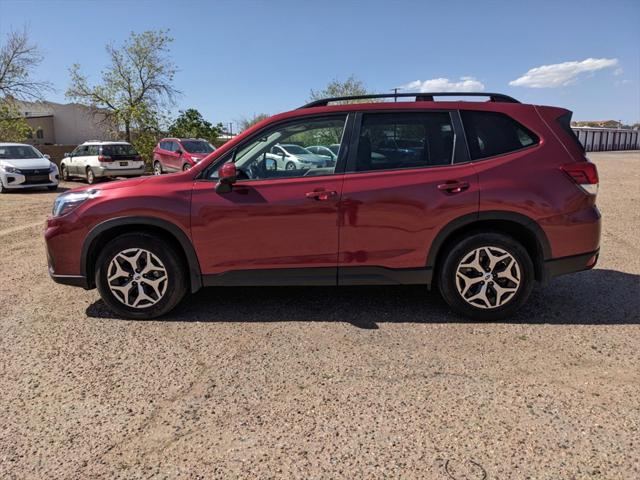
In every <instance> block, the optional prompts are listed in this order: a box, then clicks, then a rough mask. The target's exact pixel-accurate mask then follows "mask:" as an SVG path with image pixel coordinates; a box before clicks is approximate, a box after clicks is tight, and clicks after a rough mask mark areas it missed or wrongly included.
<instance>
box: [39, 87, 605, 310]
mask: <svg viewBox="0 0 640 480" xmlns="http://www.w3.org/2000/svg"><path fill="white" fill-rule="evenodd" d="M408 95H409V94H400V95H397V96H395V95H393V96H394V97H396V99H398V98H404V97H406V96H408ZM413 95H414V96H415V101H398V102H377V103H376V102H371V103H358V104H339V105H330V103H331V102H332V101H337V100H345V98H344V97H342V98H337V99H326V100H321V101H317V102H313V103H311V104H309V105H307V106H306V107H303V108H299V109H296V110H293V111H291V112H287V113H283V114H280V115H276V116H274V117H272V118H271V119H270V120H268V121H265V122H264V123H263V124H262V125H261V126H260V127H259V128H257V129H253V130H249V131H247V132H245V133H243V134H241V135H239V136H237V137H236V138H234V139H233V140H231V141H229V142H228V143H226V144H225V145H224V146H222V147H221V148H219V149H218V150H217V151H216V152H214V153H213V154H211V155H209V156H208V157H206V158H205V160H203V161H201V162H199V163H197V164H195V165H194V166H193V168H191V169H190V170H188V171H186V172H182V173H177V174H175V175H167V176H161V177H144V178H137V179H133V180H127V181H122V182H117V183H113V184H106V185H101V186H95V187H94V186H92V187H85V188H80V189H76V190H73V191H71V192H68V193H65V194H62V195H60V196H59V197H58V198H57V200H56V201H55V204H54V207H53V214H52V216H51V217H50V218H49V219H48V221H47V227H46V232H45V239H46V244H47V251H48V261H49V271H50V274H51V276H52V277H53V279H54V280H55V281H57V282H59V283H64V284H69V285H76V286H81V287H84V288H94V287H97V288H98V290H99V292H100V295H101V296H102V298H103V299H104V301H105V303H106V304H107V305H108V306H109V307H110V308H111V309H112V310H113V311H114V312H115V313H116V314H117V315H118V316H122V317H128V318H152V317H157V316H159V315H162V314H164V313H166V312H168V311H170V310H171V309H172V308H174V307H175V306H176V305H177V304H178V302H180V301H181V299H182V298H183V297H184V296H185V294H186V293H187V292H195V291H197V290H198V289H200V288H201V287H203V286H219V285H226V286H239V287H247V286H252V285H298V286H301V285H332V286H335V285H374V284H376V285H379V284H380V285H397V284H420V285H424V286H425V287H426V288H425V294H426V291H427V288H436V289H437V290H439V291H440V293H441V294H442V296H443V297H444V299H445V300H446V302H447V303H448V304H449V305H450V306H451V308H452V309H453V310H455V311H456V312H459V313H462V314H464V315H467V316H469V317H471V318H475V319H479V320H494V319H498V318H503V317H505V316H509V315H512V314H513V313H514V312H515V311H516V310H517V309H518V308H519V307H520V306H521V305H523V304H524V303H525V301H526V300H527V298H528V297H529V294H530V293H531V290H532V288H533V286H534V283H535V281H538V282H540V283H543V284H545V283H547V282H548V281H549V280H551V279H552V278H553V277H556V276H558V275H562V274H566V273H571V272H577V271H580V270H587V269H590V268H593V266H594V265H595V264H596V261H597V259H598V254H599V248H600V221H601V219H600V213H599V211H598V208H597V207H596V194H597V191H598V173H597V170H596V167H595V165H594V164H592V163H590V162H589V161H588V160H587V159H586V157H585V155H584V151H583V149H582V147H581V145H580V143H579V142H578V141H577V140H576V137H575V135H574V134H573V132H572V130H571V128H570V121H571V112H570V111H568V110H565V109H562V108H556V107H546V106H544V107H543V106H534V105H526V104H521V103H519V102H517V101H516V100H514V99H512V98H511V97H508V96H506V95H501V94H487V93H480V94H455V95H456V96H461V95H474V96H483V95H484V96H488V97H489V99H490V101H488V102H462V101H449V102H446V101H445V102H443V101H438V102H434V101H433V98H434V96H437V95H441V96H447V95H452V94H449V93H442V94H422V93H421V94H413ZM385 96H386V95H381V96H379V97H380V98H382V97H385ZM355 98H359V99H360V98H366V99H372V98H373V99H375V98H378V96H376V97H371V96H364V97H355ZM349 99H350V98H349ZM316 138H323V139H327V143H339V144H340V145H341V148H340V149H339V155H338V158H337V162H336V163H335V165H333V166H331V167H319V166H316V165H313V164H308V165H307V164H300V165H297V167H296V168H295V169H292V170H289V169H287V168H286V165H285V166H284V168H282V165H281V164H279V163H278V162H277V160H276V159H274V158H273V155H274V154H272V153H271V152H273V148H274V147H277V146H280V147H281V148H285V149H286V148H287V145H305V144H310V143H311V142H314V139H316ZM389 138H394V139H396V140H397V139H402V140H404V141H407V140H411V141H413V142H418V143H419V144H420V145H422V146H423V148H422V149H421V150H420V155H411V156H409V157H408V158H403V159H401V160H398V159H397V158H392V157H393V155H388V156H387V155H385V156H381V154H377V155H378V156H377V157H376V156H375V155H374V154H375V153H376V152H375V145H379V144H381V142H382V141H383V140H385V139H389ZM315 143H317V141H315ZM396 144H397V145H398V147H397V148H405V147H403V146H402V145H400V144H398V142H396ZM288 148H289V149H290V147H288ZM290 153H292V154H295V155H298V153H295V152H290ZM387 153H388V152H387ZM381 157H383V158H381ZM376 158H377V159H378V160H377V161H374V159H376ZM385 159H386V160H385ZM361 294H362V295H368V294H369V293H368V292H367V291H366V290H363V291H362V293H361Z"/></svg>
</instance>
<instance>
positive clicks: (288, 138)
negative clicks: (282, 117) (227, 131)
mask: <svg viewBox="0 0 640 480" xmlns="http://www.w3.org/2000/svg"><path fill="white" fill-rule="evenodd" d="M345 121H346V116H339V117H329V118H305V119H301V120H297V121H292V122H288V123H286V124H284V125H280V126H276V127H274V128H273V129H270V130H266V131H262V132H260V134H259V135H258V136H256V137H254V138H253V139H251V140H250V141H249V142H248V143H247V144H245V145H244V146H242V147H241V148H240V149H239V150H238V151H237V152H236V153H235V156H234V158H233V159H232V161H234V162H235V164H236V169H237V170H238V180H257V179H271V178H287V177H308V176H318V175H332V174H333V173H334V171H335V168H336V162H335V160H333V159H331V158H330V157H327V156H324V155H317V154H314V153H311V152H310V151H309V150H307V149H306V148H305V147H307V146H314V145H316V146H317V145H318V143H319V142H322V143H323V144H325V145H333V144H336V143H338V144H339V142H341V141H342V133H343V131H344V125H345ZM284 149H286V150H287V151H288V152H289V154H290V155H282V153H284ZM216 177H217V172H213V173H212V175H211V178H216Z"/></svg>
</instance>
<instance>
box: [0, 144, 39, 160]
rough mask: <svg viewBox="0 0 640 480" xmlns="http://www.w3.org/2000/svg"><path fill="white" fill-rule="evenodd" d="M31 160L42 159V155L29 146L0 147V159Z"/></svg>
mask: <svg viewBox="0 0 640 480" xmlns="http://www.w3.org/2000/svg"><path fill="white" fill-rule="evenodd" d="M31 158H42V154H41V153H40V152H39V151H38V150H36V149H35V148H33V147H30V146H29V145H7V146H5V147H0V159H5V160H9V159H10V160H27V159H31Z"/></svg>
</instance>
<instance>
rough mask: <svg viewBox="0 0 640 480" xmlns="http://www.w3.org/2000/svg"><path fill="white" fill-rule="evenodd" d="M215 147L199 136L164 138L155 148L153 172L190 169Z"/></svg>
mask: <svg viewBox="0 0 640 480" xmlns="http://www.w3.org/2000/svg"><path fill="white" fill-rule="evenodd" d="M215 149H216V148H215V147H214V146H213V145H211V144H210V143H209V142H207V141H206V140H202V139H198V138H163V139H162V140H160V141H159V142H158V145H156V148H154V149H153V173H154V174H155V175H162V174H163V173H165V172H179V171H182V170H188V169H190V168H191V167H193V166H194V165H195V164H196V163H198V162H199V161H200V160H202V159H203V158H204V157H206V156H207V155H209V154H210V153H211V152H214V151H215Z"/></svg>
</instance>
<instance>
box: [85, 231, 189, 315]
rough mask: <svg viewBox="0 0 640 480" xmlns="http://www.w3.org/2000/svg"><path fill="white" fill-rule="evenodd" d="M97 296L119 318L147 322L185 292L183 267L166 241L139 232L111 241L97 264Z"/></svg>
mask: <svg viewBox="0 0 640 480" xmlns="http://www.w3.org/2000/svg"><path fill="white" fill-rule="evenodd" d="M95 281H96V286H97V287H98V291H99V292H100V296H101V297H102V299H103V300H104V302H105V303H106V304H107V306H108V307H109V308H110V309H111V310H113V312H115V313H116V315H118V316H119V317H124V318H138V319H149V318H155V317H159V316H160V315H163V314H165V313H167V312H168V311H170V310H171V309H173V308H174V307H175V306H176V305H177V304H178V303H179V302H180V301H181V300H182V298H183V297H184V295H185V294H186V292H187V286H186V285H187V282H188V280H187V277H186V268H185V265H184V264H183V262H182V261H181V256H180V254H179V253H178V252H177V251H176V249H175V248H174V247H173V246H172V245H171V244H170V243H168V242H166V241H164V240H162V239H161V238H158V237H156V236H154V235H151V234H148V233H144V232H139V233H128V234H124V235H121V236H119V237H117V238H115V239H114V240H112V241H110V242H109V243H108V245H107V247H106V248H105V249H104V250H103V251H102V253H101V254H100V256H99V257H98V261H97V262H96V269H95Z"/></svg>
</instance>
